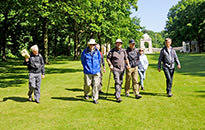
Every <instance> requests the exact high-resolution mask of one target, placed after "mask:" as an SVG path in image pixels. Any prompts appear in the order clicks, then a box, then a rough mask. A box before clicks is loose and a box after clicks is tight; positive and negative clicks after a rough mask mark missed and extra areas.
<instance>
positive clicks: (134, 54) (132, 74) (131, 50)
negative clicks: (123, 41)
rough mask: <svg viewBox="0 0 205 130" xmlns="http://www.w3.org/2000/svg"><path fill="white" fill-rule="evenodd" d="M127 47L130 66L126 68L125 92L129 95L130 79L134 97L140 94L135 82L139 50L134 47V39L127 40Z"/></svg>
mask: <svg viewBox="0 0 205 130" xmlns="http://www.w3.org/2000/svg"><path fill="white" fill-rule="evenodd" d="M129 45H130V46H129V47H128V48H127V50H126V52H127V56H128V60H129V63H130V66H131V68H130V69H126V82H125V94H126V96H129V89H130V80H131V79H132V88H133V93H134V95H135V98H136V99H139V98H141V97H142V96H141V95H139V87H140V86H139V84H138V82H137V74H138V64H139V52H138V51H137V49H136V48H135V41H134V40H130V41H129Z"/></svg>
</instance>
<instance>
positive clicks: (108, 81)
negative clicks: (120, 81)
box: [105, 70, 111, 99]
mask: <svg viewBox="0 0 205 130" xmlns="http://www.w3.org/2000/svg"><path fill="white" fill-rule="evenodd" d="M110 76H111V70H110V74H109V79H108V85H107V92H106V97H105V98H106V99H107V94H108V90H109V86H110Z"/></svg>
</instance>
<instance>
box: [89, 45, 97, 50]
mask: <svg viewBox="0 0 205 130" xmlns="http://www.w3.org/2000/svg"><path fill="white" fill-rule="evenodd" d="M95 45H96V44H89V45H88V46H89V48H90V50H91V51H93V50H94V49H95Z"/></svg>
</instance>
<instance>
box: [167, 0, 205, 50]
mask: <svg viewBox="0 0 205 130" xmlns="http://www.w3.org/2000/svg"><path fill="white" fill-rule="evenodd" d="M204 14H205V1H204V0H181V1H179V2H178V4H177V5H175V6H173V7H172V8H171V9H170V10H169V13H168V15H167V17H168V21H167V22H166V28H165V29H166V30H165V31H166V32H167V33H168V35H169V37H171V38H172V39H173V43H174V45H178V46H179V45H181V43H182V41H192V40H196V41H198V43H199V51H200V52H201V51H202V49H203V46H204V43H205V31H204V30H205V15H204Z"/></svg>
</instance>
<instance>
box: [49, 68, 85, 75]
mask: <svg viewBox="0 0 205 130" xmlns="http://www.w3.org/2000/svg"><path fill="white" fill-rule="evenodd" d="M82 71H83V70H82V69H73V68H67V69H63V68H46V74H54V73H74V72H82Z"/></svg>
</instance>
